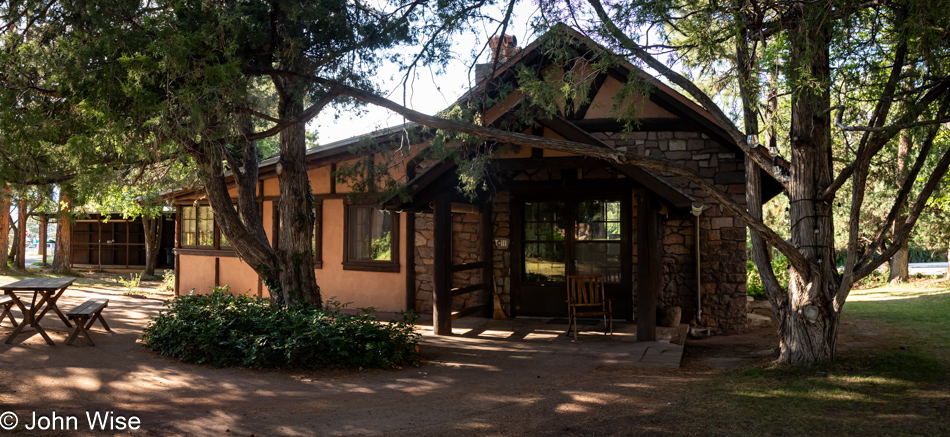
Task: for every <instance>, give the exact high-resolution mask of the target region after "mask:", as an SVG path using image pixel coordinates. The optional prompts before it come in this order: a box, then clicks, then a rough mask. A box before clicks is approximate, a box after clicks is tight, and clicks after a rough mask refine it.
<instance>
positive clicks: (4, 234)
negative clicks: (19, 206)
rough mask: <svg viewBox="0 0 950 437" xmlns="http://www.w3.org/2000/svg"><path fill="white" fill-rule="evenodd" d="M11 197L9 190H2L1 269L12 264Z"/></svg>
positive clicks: (0, 220)
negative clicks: (10, 252)
mask: <svg viewBox="0 0 950 437" xmlns="http://www.w3.org/2000/svg"><path fill="white" fill-rule="evenodd" d="M8 250H10V198H9V197H7V190H6V189H4V190H2V192H0V269H5V268H7V266H9V265H10V256H9V253H8V252H7V251H8Z"/></svg>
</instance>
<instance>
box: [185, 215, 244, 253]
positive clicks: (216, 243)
mask: <svg viewBox="0 0 950 437" xmlns="http://www.w3.org/2000/svg"><path fill="white" fill-rule="evenodd" d="M236 206H237V205H235V207H236ZM201 207H207V208H209V209H210V210H211V223H212V231H211V241H212V244H210V245H201V244H185V238H184V234H185V233H186V232H185V231H186V229H185V218H184V217H185V208H194V209H195V219H194V222H195V225H194V228H193V229H192V231H193V233H194V234H195V242H196V243H197V242H198V241H200V234H201V232H200V231H199V230H198V228H199V224H200V222H201V212H200V211H201ZM178 217H180V220H179V223H180V227H179V229H178V241H179V247H180V248H183V249H190V250H223V251H226V252H232V251H234V246H232V245H230V244H227V245H222V244H221V237H222V236H223V235H224V234H223V233H222V232H221V228H220V227H219V226H218V221H217V220H215V218H214V210H213V209H211V204H209V203H187V204H179V205H178Z"/></svg>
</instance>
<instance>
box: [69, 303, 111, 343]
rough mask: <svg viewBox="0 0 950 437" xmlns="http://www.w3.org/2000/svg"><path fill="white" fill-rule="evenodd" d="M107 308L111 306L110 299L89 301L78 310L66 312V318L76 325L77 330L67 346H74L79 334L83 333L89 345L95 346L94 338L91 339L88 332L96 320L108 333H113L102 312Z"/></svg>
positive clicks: (72, 334) (70, 337)
mask: <svg viewBox="0 0 950 437" xmlns="http://www.w3.org/2000/svg"><path fill="white" fill-rule="evenodd" d="M107 306H109V299H89V300H87V301H85V302H83V303H82V304H81V305H79V306H77V307H76V308H73V309H71V310H69V311H68V312H66V317H68V318H69V320H73V321H75V323H76V329H74V330H73V332H72V333H71V334H69V338H67V339H66V344H72V343H73V341H75V340H76V337H77V336H78V335H79V333H82V335H83V336H84V337H85V338H86V341H88V342H89V345H90V346H95V345H96V344H95V343H93V342H92V338H91V337H89V332H88V331H86V330H87V329H89V328H92V324H93V323H95V321H96V320H98V321H99V323H101V324H102V327H103V328H106V331H109V332H112V329H111V328H109V324H107V323H106V319H104V318H102V310H103V309H105V308H106V307H107Z"/></svg>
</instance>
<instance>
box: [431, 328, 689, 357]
mask: <svg viewBox="0 0 950 437" xmlns="http://www.w3.org/2000/svg"><path fill="white" fill-rule="evenodd" d="M550 320H551V319H548V318H518V319H507V320H493V319H487V318H479V317H465V318H462V319H459V320H456V321H454V322H452V334H453V335H451V336H437V335H435V334H434V333H433V328H432V322H431V316H428V317H426V318H423V320H420V321H419V322H418V324H417V326H418V328H417V329H418V331H419V332H420V333H421V334H422V340H421V341H420V351H421V352H422V353H424V354H436V355H439V356H440V358H441V359H445V356H444V355H455V356H458V360H460V361H465V362H468V363H469V364H472V362H483V363H486V364H489V363H492V362H497V360H534V359H544V358H545V357H553V356H554V355H557V356H558V357H559V358H567V357H576V358H577V359H582V360H585V361H590V360H595V361H597V362H599V363H600V364H602V365H623V366H630V367H652V368H666V369H677V368H679V366H680V361H681V360H682V358H683V348H684V344H685V340H686V335H687V333H688V331H689V326H688V325H685V324H684V325H680V326H678V327H676V328H663V327H657V328H656V329H657V339H658V340H659V341H651V342H637V341H636V331H637V325H636V323H630V322H625V321H623V322H621V321H616V320H615V321H614V335H613V339H611V338H610V336H607V335H605V334H604V327H603V322H599V323H597V324H596V325H581V326H580V331H579V332H578V336H577V341H576V342H575V341H574V337H573V335H572V336H566V335H565V332H567V324H549V323H548V322H549V321H550Z"/></svg>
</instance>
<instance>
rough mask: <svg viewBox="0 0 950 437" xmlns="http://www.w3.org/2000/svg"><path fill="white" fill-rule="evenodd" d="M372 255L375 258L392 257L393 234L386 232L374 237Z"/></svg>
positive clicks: (388, 258)
mask: <svg viewBox="0 0 950 437" xmlns="http://www.w3.org/2000/svg"><path fill="white" fill-rule="evenodd" d="M370 244H371V245H372V250H373V251H372V256H373V259H375V260H390V259H392V248H393V245H392V235H391V233H389V232H386V233H384V234H383V235H381V236H380V237H379V238H374V239H373V241H372V243H370Z"/></svg>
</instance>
